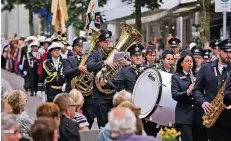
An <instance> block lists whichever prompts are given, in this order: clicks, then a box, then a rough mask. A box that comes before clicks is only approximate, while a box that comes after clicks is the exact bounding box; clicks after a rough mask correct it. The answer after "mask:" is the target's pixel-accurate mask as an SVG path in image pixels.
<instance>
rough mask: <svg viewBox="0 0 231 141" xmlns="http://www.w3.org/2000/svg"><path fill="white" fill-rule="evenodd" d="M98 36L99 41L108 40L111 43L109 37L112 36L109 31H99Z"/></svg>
mask: <svg viewBox="0 0 231 141" xmlns="http://www.w3.org/2000/svg"><path fill="white" fill-rule="evenodd" d="M100 33H101V34H100V36H99V41H100V42H101V41H106V40H109V41H111V36H112V32H111V31H109V30H105V29H103V30H100Z"/></svg>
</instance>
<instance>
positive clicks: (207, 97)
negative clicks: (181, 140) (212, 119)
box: [193, 39, 231, 141]
mask: <svg viewBox="0 0 231 141" xmlns="http://www.w3.org/2000/svg"><path fill="white" fill-rule="evenodd" d="M218 47H219V59H217V60H215V61H212V62H209V63H205V64H203V65H202V67H201V69H200V70H199V73H198V75H197V79H196V83H195V86H194V90H193V95H194V97H195V99H196V101H197V103H198V104H199V106H201V107H202V108H203V110H204V112H205V113H207V112H210V111H211V110H212V105H211V104H210V102H211V101H212V100H214V98H215V97H216V95H217V93H218V90H219V89H220V87H221V86H222V84H223V82H224V81H225V80H226V78H227V74H228V73H229V72H230V71H231V64H230V56H231V40H230V39H225V40H223V41H221V42H220V43H219V44H218ZM214 114H215V113H214ZM230 119H231V111H230V110H227V109H225V110H224V111H223V112H222V113H221V115H220V116H219V118H218V119H217V121H216V123H215V125H213V126H212V127H211V128H208V129H207V131H208V137H209V140H210V141H230V139H231V135H230V133H231V120H230Z"/></svg>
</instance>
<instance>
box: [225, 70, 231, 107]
mask: <svg viewBox="0 0 231 141" xmlns="http://www.w3.org/2000/svg"><path fill="white" fill-rule="evenodd" d="M230 75H231V72H229V77H228V78H227V80H226V87H225V92H224V100H223V101H224V104H225V105H227V106H228V105H231V76H230Z"/></svg>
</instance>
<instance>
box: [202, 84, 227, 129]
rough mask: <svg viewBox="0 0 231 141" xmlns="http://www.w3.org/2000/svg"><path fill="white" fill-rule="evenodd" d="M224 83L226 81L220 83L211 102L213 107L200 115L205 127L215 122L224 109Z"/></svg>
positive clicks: (209, 126)
mask: <svg viewBox="0 0 231 141" xmlns="http://www.w3.org/2000/svg"><path fill="white" fill-rule="evenodd" d="M225 85H226V81H225V82H224V83H223V84H222V86H221V88H220V89H219V91H218V94H217V95H216V97H215V99H214V100H213V101H212V102H211V105H212V106H213V109H212V110H211V111H210V112H209V113H207V114H204V115H203V117H202V119H203V125H205V126H206V127H207V128H211V127H212V126H213V125H214V124H215V123H216V121H217V119H218V117H219V116H220V114H221V113H222V112H223V111H224V109H225V105H224V104H223V97H224V90H225Z"/></svg>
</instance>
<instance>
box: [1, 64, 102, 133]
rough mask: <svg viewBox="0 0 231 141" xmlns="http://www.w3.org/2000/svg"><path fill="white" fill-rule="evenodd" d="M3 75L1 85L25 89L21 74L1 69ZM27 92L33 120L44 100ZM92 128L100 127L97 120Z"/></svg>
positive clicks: (28, 112)
mask: <svg viewBox="0 0 231 141" xmlns="http://www.w3.org/2000/svg"><path fill="white" fill-rule="evenodd" d="M1 72H2V75H1V78H2V79H1V85H2V86H5V87H7V88H6V90H9V91H10V90H11V89H20V90H22V91H24V92H25V93H26V91H25V89H24V88H23V84H24V80H23V78H22V77H21V76H19V75H16V74H15V73H9V72H8V71H6V70H3V69H1ZM26 94H27V105H26V109H25V111H26V113H27V114H28V115H29V116H30V118H31V119H32V120H34V119H36V115H35V113H36V108H37V107H38V105H40V104H41V103H42V102H41V100H40V99H39V98H38V97H36V96H30V93H29V92H28V93H26ZM92 129H98V127H97V122H96V120H95V122H94V124H93V126H92Z"/></svg>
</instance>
